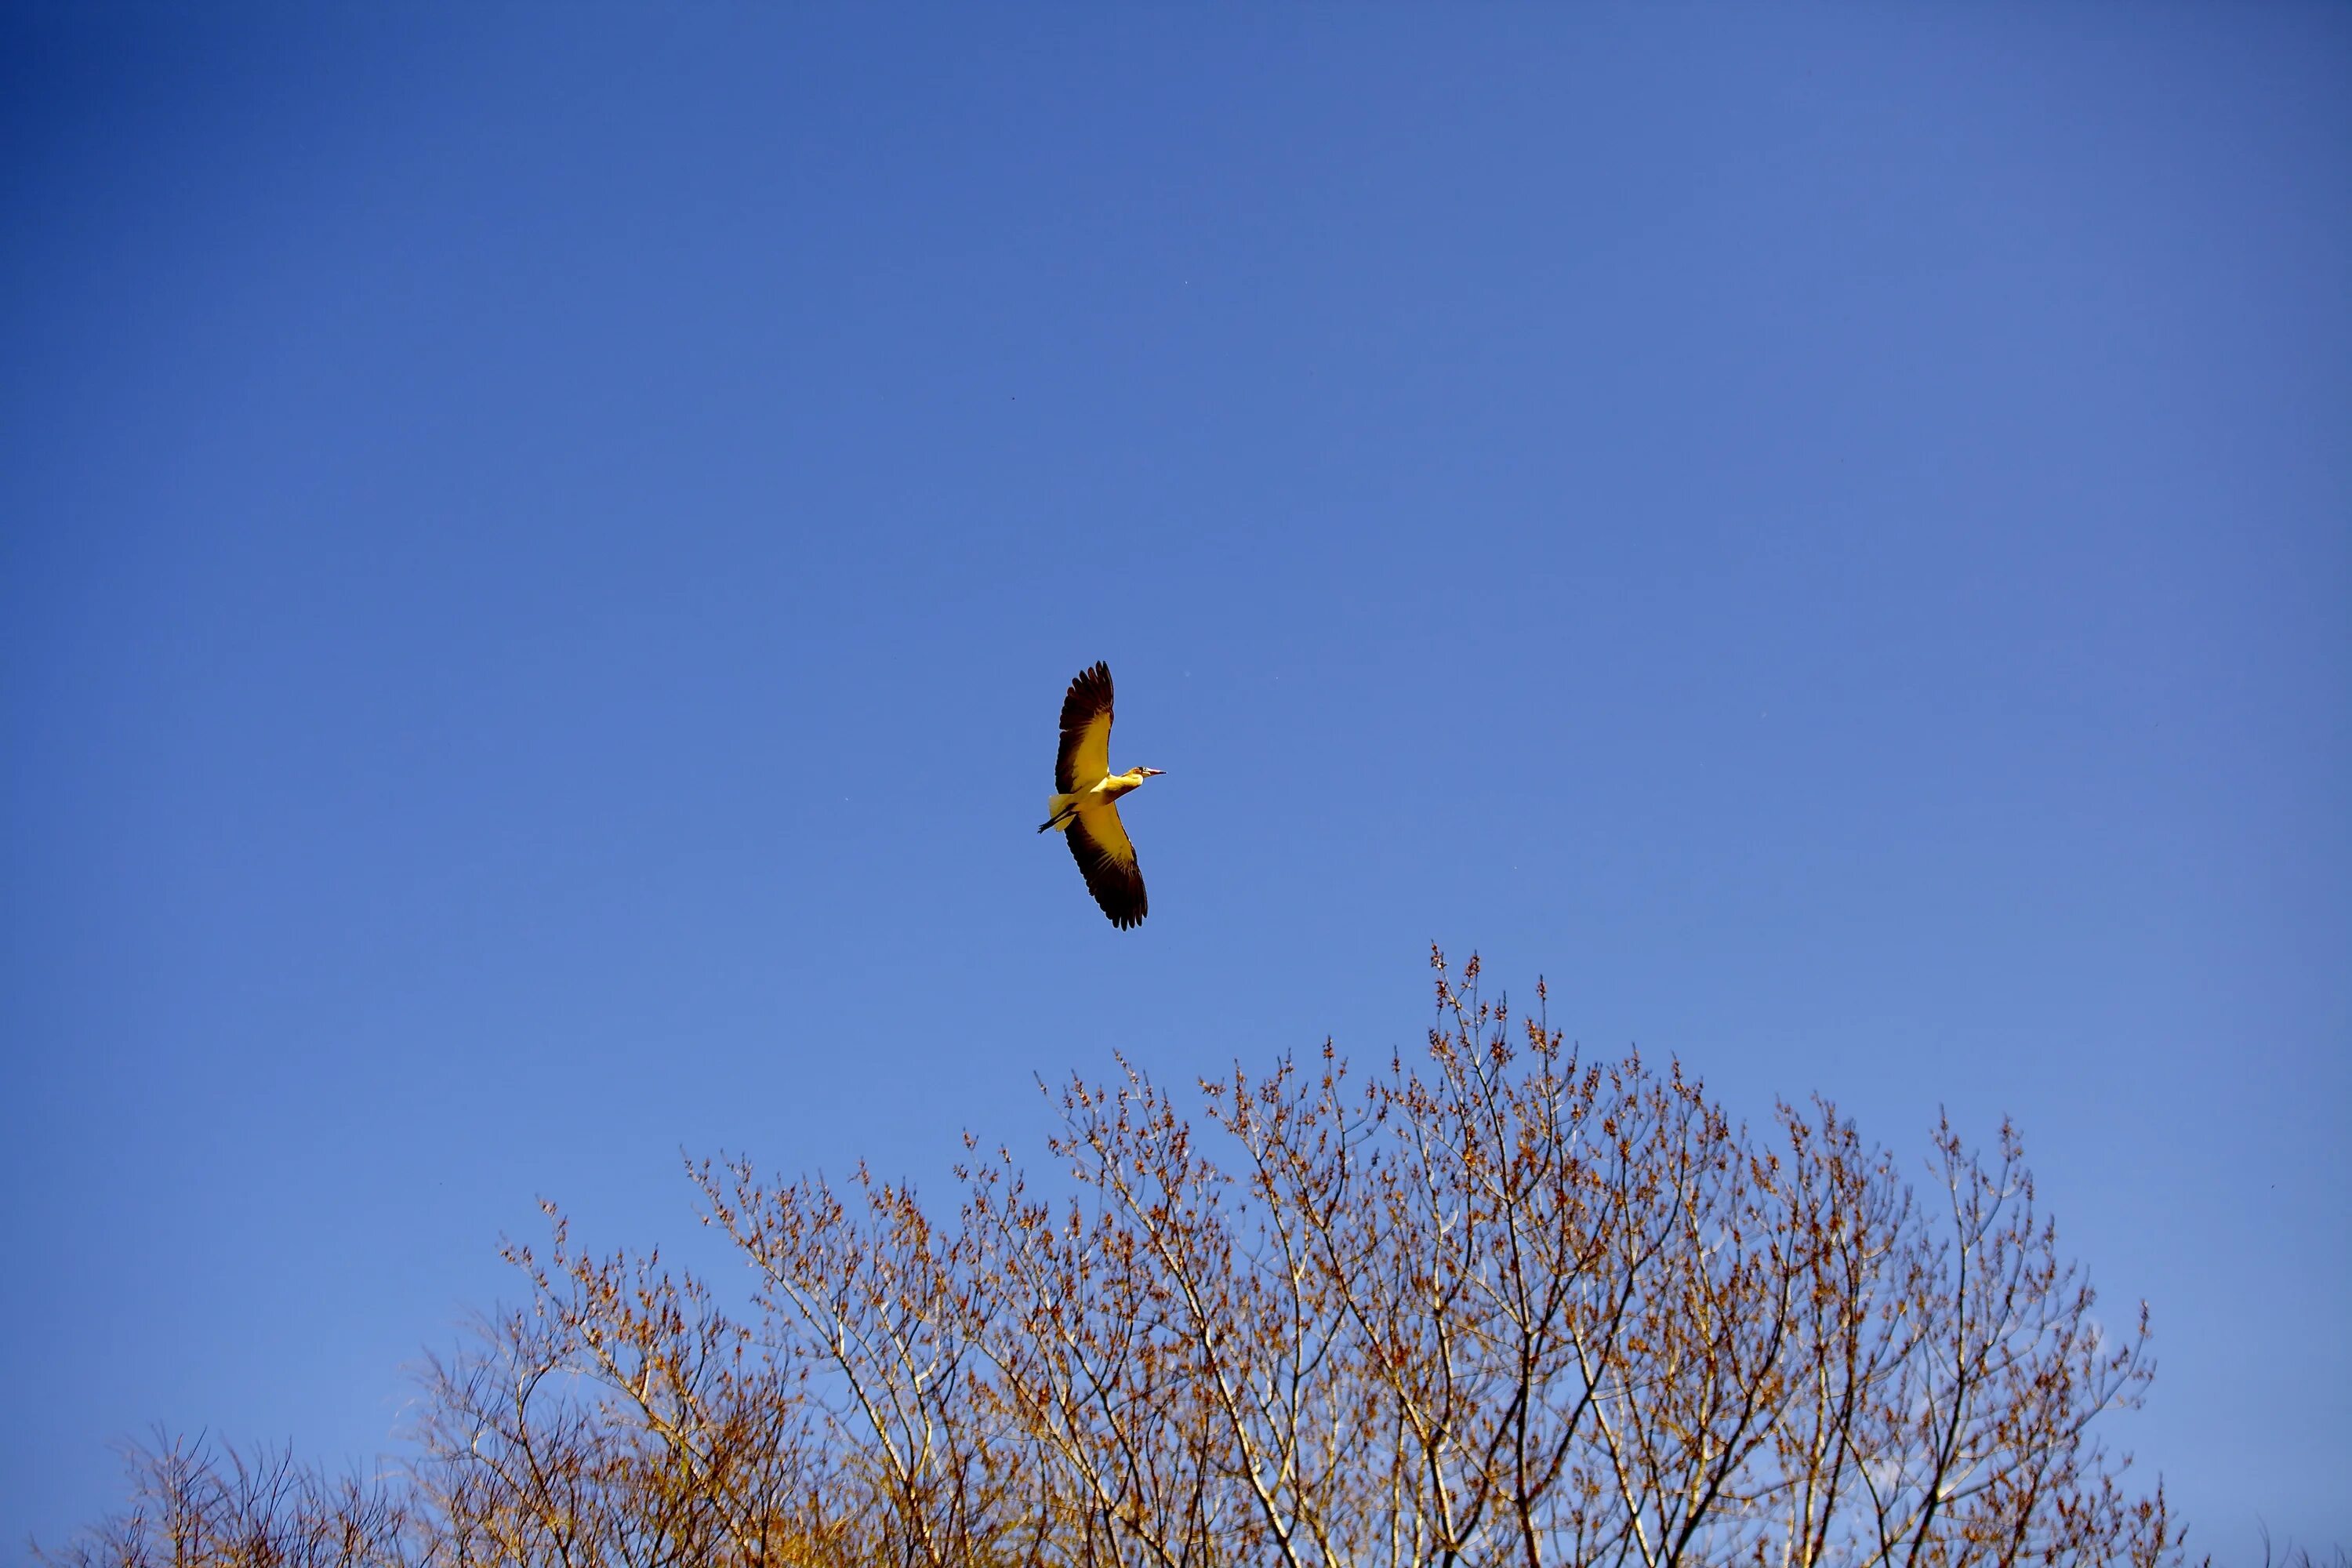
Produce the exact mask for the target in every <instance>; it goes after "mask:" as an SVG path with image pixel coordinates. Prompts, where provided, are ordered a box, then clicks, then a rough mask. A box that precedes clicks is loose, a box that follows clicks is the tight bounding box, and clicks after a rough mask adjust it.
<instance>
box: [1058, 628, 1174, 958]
mask: <svg viewBox="0 0 2352 1568" xmlns="http://www.w3.org/2000/svg"><path fill="white" fill-rule="evenodd" d="M1110 707H1111V689H1110V666H1108V665H1107V664H1101V663H1097V665H1096V666H1095V667H1094V668H1091V669H1082V670H1080V671H1079V672H1078V678H1077V679H1076V680H1073V681H1071V682H1070V689H1069V691H1068V693H1067V694H1066V696H1064V697H1063V699H1062V745H1061V749H1060V750H1059V751H1057V752H1055V753H1054V799H1053V801H1052V803H1051V804H1050V805H1047V806H1046V808H1045V821H1044V822H1042V823H1040V824H1038V826H1037V831H1038V832H1040V833H1043V832H1045V830H1046V829H1047V828H1049V827H1058V828H1060V829H1061V830H1062V831H1063V833H1064V834H1065V835H1066V836H1067V837H1068V838H1069V841H1070V853H1071V855H1072V856H1074V857H1075V858H1076V860H1077V862H1078V869H1079V870H1080V871H1081V872H1083V873H1084V874H1085V876H1086V879H1087V891H1088V892H1091V893H1092V894H1094V896H1095V902H1097V903H1098V904H1100V905H1101V906H1102V912H1103V913H1105V914H1107V915H1108V916H1109V917H1110V923H1111V924H1113V925H1115V926H1117V927H1118V929H1119V930H1121V931H1128V930H1131V929H1132V928H1134V927H1136V926H1139V925H1141V924H1142V923H1143V917H1144V915H1145V914H1146V913H1147V912H1148V911H1149V910H1150V905H1149V904H1147V903H1146V902H1145V900H1144V897H1143V871H1142V868H1140V867H1139V866H1137V865H1136V863H1135V846H1134V844H1133V843H1131V842H1130V841H1129V838H1128V837H1127V827H1126V825H1125V824H1123V823H1121V822H1120V821H1119V819H1118V797H1119V796H1120V795H1125V794H1126V793H1127V792H1128V791H1129V790H1131V789H1133V788H1135V787H1136V786H1137V785H1138V784H1141V783H1142V782H1143V781H1144V780H1146V779H1148V778H1157V777H1158V776H1159V775H1160V773H1161V772H1162V770H1161V769H1159V768H1129V769H1128V770H1127V772H1125V773H1113V772H1111V771H1110Z"/></svg>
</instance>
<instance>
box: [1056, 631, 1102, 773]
mask: <svg viewBox="0 0 2352 1568" xmlns="http://www.w3.org/2000/svg"><path fill="white" fill-rule="evenodd" d="M1110 699H1111V690H1110V666H1108V665H1107V664H1100V663H1097V665H1096V666H1095V667H1094V668H1092V669H1082V670H1080V671H1079V672H1078V678H1077V679H1076V680H1073V681H1071V682H1070V689H1069V692H1068V694H1067V695H1066V696H1065V697H1064V698H1063V699H1062V745H1061V749H1060V750H1059V751H1057V752H1055V753H1054V792H1055V794H1056V795H1067V794H1069V793H1070V792H1071V791H1072V790H1074V789H1076V788H1078V787H1079V786H1080V785H1081V784H1093V783H1094V782H1095V781H1096V780H1097V779H1098V778H1100V777H1102V776H1103V774H1105V773H1108V772H1110Z"/></svg>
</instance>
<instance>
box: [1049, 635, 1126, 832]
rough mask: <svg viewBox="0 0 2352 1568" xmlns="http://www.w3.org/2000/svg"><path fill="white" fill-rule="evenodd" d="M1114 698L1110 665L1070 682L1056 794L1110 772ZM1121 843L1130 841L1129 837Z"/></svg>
mask: <svg viewBox="0 0 2352 1568" xmlns="http://www.w3.org/2000/svg"><path fill="white" fill-rule="evenodd" d="M1110 696H1111V693H1110V666H1108V665H1107V664H1101V663H1097V665H1096V666H1095V667H1094V668H1092V669H1082V670H1080V671H1079V672H1078V678H1077V679H1076V680H1073V681H1071V682H1070V689H1069V692H1068V694H1067V695H1066V696H1065V697H1064V698H1063V699H1062V748H1061V750H1060V751H1058V752H1055V754H1054V790H1055V794H1057V795H1067V794H1069V793H1070V792H1071V791H1072V790H1074V789H1078V788H1081V787H1083V786H1085V785H1087V784H1093V783H1094V782H1095V781H1096V780H1097V779H1098V778H1100V777H1102V776H1103V774H1105V773H1108V772H1110ZM1119 842H1120V843H1122V844H1124V843H1126V842H1127V836H1126V835H1125V834H1121V835H1120V836H1119ZM1133 858H1134V857H1132V856H1129V859H1130V860H1131V859H1133Z"/></svg>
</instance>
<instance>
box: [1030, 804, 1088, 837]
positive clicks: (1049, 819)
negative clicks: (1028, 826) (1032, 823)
mask: <svg viewBox="0 0 2352 1568" xmlns="http://www.w3.org/2000/svg"><path fill="white" fill-rule="evenodd" d="M1077 815H1078V801H1077V797H1076V795H1055V797H1054V798H1053V799H1052V800H1050V801H1048V802H1047V803H1046V805H1045V821H1043V822H1041V823H1039V824H1038V825H1037V831H1038V832H1040V833H1043V832H1045V831H1046V830H1047V829H1048V828H1054V827H1067V826H1069V825H1070V823H1071V822H1072V820H1073V819H1075V818H1076V816H1077Z"/></svg>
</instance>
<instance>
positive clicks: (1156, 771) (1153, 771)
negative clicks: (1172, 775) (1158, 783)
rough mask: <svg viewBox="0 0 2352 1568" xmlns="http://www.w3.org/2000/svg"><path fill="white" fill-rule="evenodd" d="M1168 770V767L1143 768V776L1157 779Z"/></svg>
mask: <svg viewBox="0 0 2352 1568" xmlns="http://www.w3.org/2000/svg"><path fill="white" fill-rule="evenodd" d="M1167 771H1168V770H1167V769H1166V768H1146V769H1144V770H1143V776H1144V777H1145V778H1148V779H1156V778H1158V777H1159V776H1160V774H1161V773H1166V772H1167Z"/></svg>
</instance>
